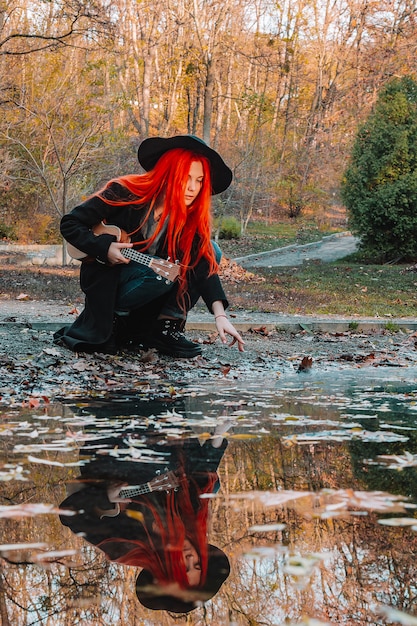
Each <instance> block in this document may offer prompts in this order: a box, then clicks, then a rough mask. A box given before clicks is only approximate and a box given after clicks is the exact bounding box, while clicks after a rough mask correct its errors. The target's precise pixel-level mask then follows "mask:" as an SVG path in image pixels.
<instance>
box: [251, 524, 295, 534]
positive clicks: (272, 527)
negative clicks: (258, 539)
mask: <svg viewBox="0 0 417 626" xmlns="http://www.w3.org/2000/svg"><path fill="white" fill-rule="evenodd" d="M286 527H287V524H278V523H276V524H255V525H254V526H250V528H249V530H251V531H252V532H255V533H269V532H273V531H279V530H284V529H285V528H286Z"/></svg>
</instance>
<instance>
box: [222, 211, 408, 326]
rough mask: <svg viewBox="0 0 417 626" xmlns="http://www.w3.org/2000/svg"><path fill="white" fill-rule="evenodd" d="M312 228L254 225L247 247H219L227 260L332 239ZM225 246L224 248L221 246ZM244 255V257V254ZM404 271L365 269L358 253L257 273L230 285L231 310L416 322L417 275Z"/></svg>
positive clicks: (404, 268) (402, 268)
mask: <svg viewBox="0 0 417 626" xmlns="http://www.w3.org/2000/svg"><path fill="white" fill-rule="evenodd" d="M330 232H335V231H334V230H333V231H331V229H329V230H328V231H327V232H324V231H320V230H319V229H317V227H315V226H314V224H313V223H308V222H304V223H303V224H301V225H300V224H297V223H289V224H276V225H275V226H274V227H265V226H263V225H259V224H252V225H250V227H249V228H248V235H249V236H248V238H247V241H246V239H245V241H242V239H239V240H237V242H235V245H236V252H234V253H233V251H232V250H231V249H230V248H231V246H230V243H229V242H223V241H222V242H221V247H222V249H223V251H224V253H225V255H226V256H229V257H231V258H233V256H240V255H241V254H242V253H244V254H245V255H246V254H251V253H254V252H261V251H264V250H270V249H273V248H278V247H280V246H283V245H288V244H290V243H308V242H310V241H316V240H317V239H321V238H322V237H323V236H324V235H326V234H330ZM224 244H226V245H224ZM243 251H244V252H243ZM410 265H411V264H408V265H369V264H366V262H365V261H364V260H363V259H361V258H360V256H359V255H358V253H356V254H355V255H352V256H351V257H346V258H345V259H343V260H339V261H337V262H334V263H321V262H319V261H310V262H305V263H304V264H303V265H301V266H297V267H290V268H288V267H287V268H286V267H278V268H262V269H261V268H257V269H256V270H255V272H256V276H260V277H262V278H263V279H264V282H259V281H257V280H253V282H252V281H247V282H245V284H244V285H242V283H239V284H237V285H233V284H231V285H228V286H227V291H228V293H229V294H230V299H231V301H232V302H233V304H234V306H237V307H238V308H239V307H241V308H245V309H249V310H258V311H271V312H282V313H289V314H295V313H298V314H316V315H339V316H349V317H350V316H361V317H381V318H384V317H387V318H390V317H414V316H417V289H416V287H417V272H416V271H411V270H410V271H408V270H407V268H409V267H410Z"/></svg>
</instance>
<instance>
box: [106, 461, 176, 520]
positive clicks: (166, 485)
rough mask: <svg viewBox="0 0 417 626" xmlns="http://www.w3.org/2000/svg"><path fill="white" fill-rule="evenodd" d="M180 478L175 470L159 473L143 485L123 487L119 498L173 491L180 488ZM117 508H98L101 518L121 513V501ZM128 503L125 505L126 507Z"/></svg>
mask: <svg viewBox="0 0 417 626" xmlns="http://www.w3.org/2000/svg"><path fill="white" fill-rule="evenodd" d="M179 484H180V483H179V480H178V478H177V476H176V475H175V474H174V472H166V473H165V474H159V475H158V476H155V478H152V480H150V481H149V482H148V483H144V484H143V485H129V486H128V487H123V488H122V489H121V490H120V491H119V498H132V497H133V496H139V495H142V494H144V493H151V492H152V491H166V492H168V491H172V490H173V489H178V487H179ZM114 504H115V508H114V509H110V510H103V509H96V510H97V512H98V513H99V514H100V519H101V518H102V517H116V516H117V515H119V513H120V503H119V502H115V503H114ZM125 507H126V505H124V506H123V508H125Z"/></svg>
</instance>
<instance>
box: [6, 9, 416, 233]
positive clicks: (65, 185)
mask: <svg viewBox="0 0 417 626" xmlns="http://www.w3.org/2000/svg"><path fill="white" fill-rule="evenodd" d="M416 16H417V0H394V1H391V0H390V1H389V2H388V1H384V0H381V1H380V0H369V1H357V0H283V1H282V2H280V3H276V2H273V1H270V0H255V1H253V0H250V1H247V0H243V1H242V0H239V1H237V0H221V1H220V0H177V1H175V0H174V1H172V0H157V1H155V0H141V1H138V0H111V1H110V0H94V1H92V2H90V1H89V2H85V1H83V0H52V1H49V0H31V1H30V2H29V1H28V0H8V1H6V0H0V106H1V116H0V161H1V168H0V231H1V235H2V236H3V237H6V238H8V237H13V238H17V240H18V241H19V242H20V243H55V242H59V230H58V225H59V219H60V217H61V216H62V215H63V214H64V213H66V212H67V211H68V210H70V209H71V208H72V207H73V206H74V205H75V204H76V203H78V202H79V201H80V200H82V199H83V198H84V197H86V196H88V195H89V194H90V193H92V192H93V191H94V190H96V189H97V188H98V187H99V186H101V184H103V183H104V182H105V181H106V180H108V179H109V178H112V177H114V176H117V175H120V174H125V173H131V172H136V171H138V168H139V166H138V163H137V159H136V150H137V147H138V145H139V143H140V141H141V140H143V139H144V138H145V137H147V136H155V135H161V136H169V135H173V134H177V133H191V134H196V135H199V136H200V137H203V138H204V139H205V141H206V142H207V143H210V145H212V146H213V147H214V148H216V149H218V150H219V151H220V152H221V154H222V155H223V156H224V158H225V160H226V161H227V162H228V164H230V166H231V167H232V169H233V171H234V176H235V178H234V184H233V185H232V186H231V187H230V189H229V190H228V191H227V192H226V193H224V194H222V196H221V197H220V198H216V199H215V205H214V209H215V214H216V215H217V216H222V215H227V216H233V217H235V218H236V219H237V220H238V221H239V223H240V225H241V228H242V230H244V229H245V227H246V226H247V225H248V223H249V222H250V221H251V220H258V221H263V222H265V223H266V224H269V223H271V222H275V221H279V220H285V219H287V220H288V219H290V220H291V219H293V218H296V217H298V216H300V215H310V216H313V217H314V220H315V222H316V224H317V226H318V227H324V228H325V227H326V224H327V223H328V220H329V219H330V217H329V216H331V215H332V214H337V213H338V211H339V209H340V208H341V201H340V197H339V188H340V182H341V177H342V175H343V171H344V169H345V167H346V163H347V160H348V158H349V155H350V151H351V147H352V143H353V141H354V139H355V136H356V133H357V130H358V126H359V125H360V123H361V122H362V121H364V120H365V119H366V117H367V116H368V115H369V112H370V111H371V109H372V106H373V104H374V103H375V101H376V98H377V95H378V92H379V91H380V89H381V88H382V87H383V86H384V85H385V84H386V83H387V81H389V80H390V79H391V78H392V77H393V76H404V75H408V76H412V77H414V76H415V74H416V71H415V70H416V60H415V59H416V47H417V36H416V35H417V23H416ZM342 212H343V207H342Z"/></svg>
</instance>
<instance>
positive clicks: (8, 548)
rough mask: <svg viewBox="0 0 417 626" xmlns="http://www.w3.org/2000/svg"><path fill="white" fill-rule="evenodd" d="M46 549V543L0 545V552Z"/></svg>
mask: <svg viewBox="0 0 417 626" xmlns="http://www.w3.org/2000/svg"><path fill="white" fill-rule="evenodd" d="M47 547H48V544H47V543H3V544H1V545H0V552H14V551H15V550H43V549H45V548H47Z"/></svg>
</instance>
